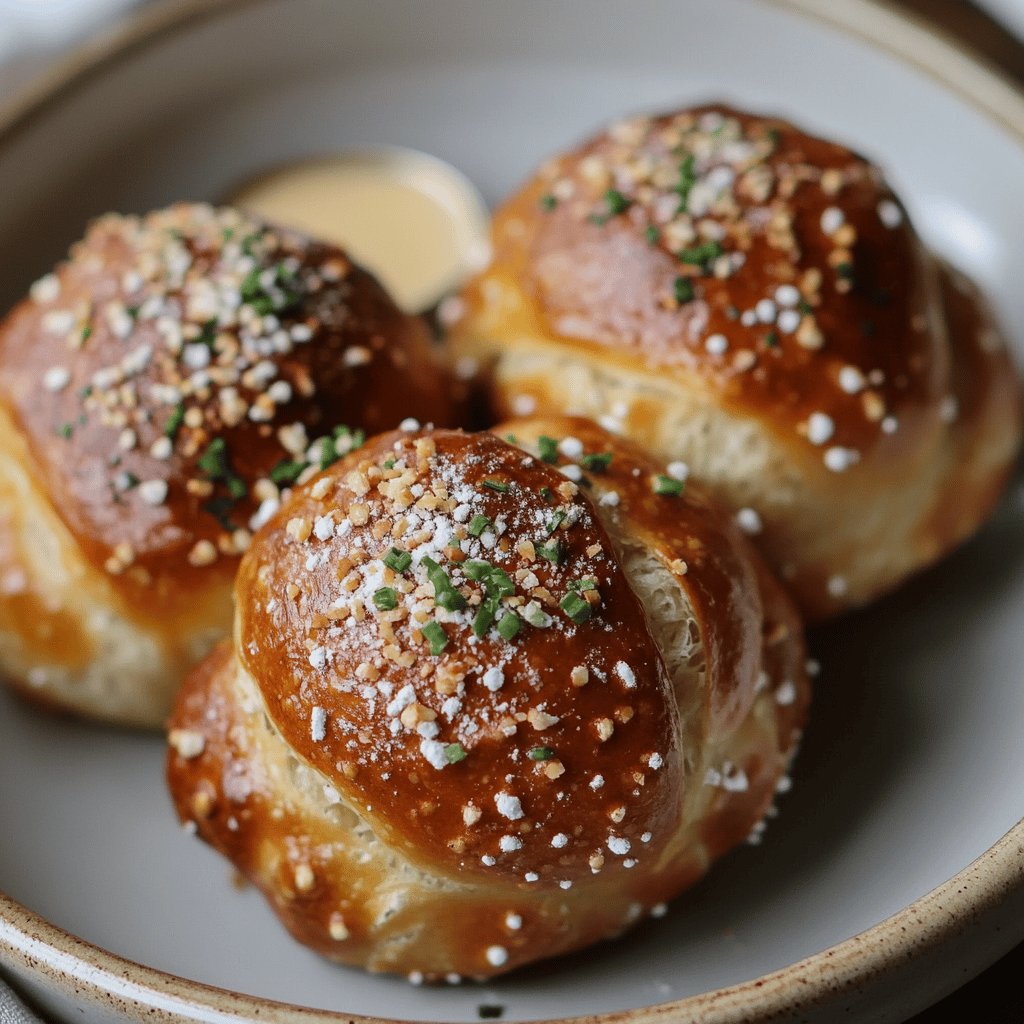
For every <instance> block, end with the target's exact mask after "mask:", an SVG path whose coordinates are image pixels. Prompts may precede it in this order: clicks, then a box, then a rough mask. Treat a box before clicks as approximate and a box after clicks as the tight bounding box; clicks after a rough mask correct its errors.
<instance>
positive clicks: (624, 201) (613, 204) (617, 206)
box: [604, 188, 633, 217]
mask: <svg viewBox="0 0 1024 1024" xmlns="http://www.w3.org/2000/svg"><path fill="white" fill-rule="evenodd" d="M604 202H605V206H607V207H608V213H609V215H610V216H612V217H618V216H619V214H622V213H625V212H626V211H627V210H628V209H629V208H630V206H632V205H633V200H632V199H630V198H628V197H627V196H624V195H623V194H622V193H621V192H620V191H619V190H618V189H617V188H610V189H608V191H607V192H605V194H604Z"/></svg>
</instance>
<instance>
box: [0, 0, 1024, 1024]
mask: <svg viewBox="0 0 1024 1024" xmlns="http://www.w3.org/2000/svg"><path fill="white" fill-rule="evenodd" d="M262 2H267V0H162V2H158V3H156V4H155V5H152V6H151V7H149V8H147V9H146V10H145V11H143V12H141V13H138V14H136V15H134V16H133V17H130V18H128V19H126V20H124V21H122V22H121V23H120V24H119V25H118V26H116V27H115V28H114V29H112V30H109V31H108V32H106V33H103V34H101V35H100V36H98V37H96V38H94V39H92V40H90V41H89V42H87V43H85V44H84V45H82V46H80V47H79V48H77V49H76V50H74V51H73V52H72V53H71V54H70V55H69V56H68V57H66V58H65V59H64V60H63V61H61V62H59V63H58V64H57V65H56V66H55V67H54V69H53V70H51V71H50V72H49V73H48V74H46V75H44V76H43V77H41V78H40V79H38V80H37V81H36V82H35V83H34V84H33V85H32V86H31V87H30V88H29V89H27V90H25V91H23V92H22V93H20V94H19V95H17V96H16V97H15V98H14V100H13V101H12V102H8V103H6V104H3V103H0V154H2V151H3V147H4V146H5V145H6V144H7V143H8V142H9V141H10V140H11V139H12V138H14V137H15V136H16V135H18V134H19V132H20V129H21V128H23V127H24V126H25V125H27V124H28V123H29V122H30V121H31V119H32V118H33V117H34V116H35V115H37V114H39V113H42V112H44V111H45V110H46V109H47V108H49V107H50V106H51V105H52V104H54V103H57V102H59V101H60V99H61V98H62V97H63V96H65V95H67V94H68V93H70V92H72V91H73V90H74V89H75V88H76V87H77V86H79V85H80V84H81V83H83V82H84V81H86V80H88V78H89V77H91V76H92V74H94V73H96V72H99V71H101V70H103V69H104V68H105V67H106V66H107V65H108V64H109V63H111V62H116V61H117V60H120V59H123V58H125V57H127V56H129V55H130V54H132V53H133V52H136V51H138V50H140V49H142V48H144V47H146V46H147V45H149V44H151V43H153V42H155V41H157V40H158V39H160V38H161V37H163V36H165V35H167V34H170V33H173V32H175V31H176V30H179V29H181V28H183V27H185V26H186V25H187V24H188V23H189V22H190V21H194V20H197V19H200V18H210V17H217V16H219V15H221V14H223V13H224V12H226V11H228V10H230V9H232V8H235V7H241V6H249V5H252V4H256V3H262ZM761 2H766V3H773V4H777V5H780V6H785V7H790V8H793V9H795V10H797V11H800V12H801V13H803V14H804V15H806V16H808V17H813V18H816V19H819V20H822V21H825V22H828V23H829V24H831V25H832V26H833V27H836V28H838V29H841V30H842V31H844V32H846V33H847V34H849V35H853V36H857V37H859V38H861V39H863V40H864V41H866V42H868V43H870V44H872V45H874V46H876V47H878V48H880V49H882V50H885V51H887V52H888V53H890V54H891V55H893V56H895V57H897V58H899V59H900V60H902V61H903V62H905V63H908V64H911V65H913V66H914V67H916V68H918V69H919V70H921V71H924V72H925V73H927V74H929V75H931V76H933V77H936V78H940V80H941V81H942V82H943V83H944V84H945V85H946V86H947V87H948V88H950V89H952V90H953V91H954V92H955V93H956V94H957V95H958V96H959V97H960V98H961V99H964V100H966V101H967V102H969V103H970V104H971V105H972V106H974V107H975V108H976V109H977V110H978V111H979V112H980V113H982V114H983V115H984V116H986V117H987V118H989V119H990V120H993V121H995V122H997V123H998V124H999V125H1000V126H1001V127H1002V128H1003V129H1004V130H1007V131H1008V132H1009V133H1010V134H1011V135H1013V136H1014V137H1016V139H1017V140H1018V141H1019V142H1020V144H1021V145H1022V146H1024V92H1022V91H1021V90H1020V89H1018V88H1017V87H1016V86H1014V85H1013V84H1012V83H1011V82H1010V81H1009V80H1008V79H1006V78H1005V77H1003V76H1002V75H1001V74H1000V73H999V72H997V71H995V70H994V69H992V68H990V67H988V66H986V64H985V63H984V61H983V60H981V59H979V58H978V57H977V56H976V55H974V54H972V53H970V52H969V51H968V50H966V49H964V48H961V47H960V46H959V45H958V44H957V43H956V42H955V41H954V40H953V39H952V38H950V37H947V36H946V35H944V34H943V33H942V32H940V31H936V30H935V29H934V28H933V27H931V26H929V25H928V24H927V23H925V22H924V21H923V20H920V19H918V18H915V17H914V16H912V15H907V14H906V13H903V12H899V11H896V10H895V9H893V8H891V7H889V6H887V5H886V4H885V3H884V2H883V0H829V2H828V3H827V4H826V3H823V2H822V0H761ZM938 67H941V68H942V74H941V76H940V75H939V74H938V73H937V71H936V70H935V69H936V68H938ZM1021 893H1024V820H1022V821H1020V822H1018V823H1017V824H1016V825H1015V826H1014V827H1013V828H1012V829H1011V830H1010V831H1009V832H1008V833H1007V834H1006V835H1005V836H1004V837H1003V838H1002V839H1000V840H999V842H997V843H996V844H995V845H994V846H993V847H991V848H990V849H989V850H987V851H986V852H985V853H983V854H982V855H981V856H980V857H979V858H978V859H977V860H975V861H974V862H973V863H972V864H970V865H969V866H968V867H966V868H965V869H964V870H963V871H961V872H959V873H958V874H957V875H955V876H954V877H953V878H951V879H949V881H947V882H945V883H943V884H942V885H940V886H938V887H937V888H935V889H933V890H932V891H931V892H930V893H928V894H927V895H925V896H923V897H921V898H920V899H918V900H915V901H914V902H913V903H911V904H909V905H908V906H907V907H905V908H903V909H902V910H900V911H899V912H898V913H896V914H894V915H893V916H892V917H890V918H888V919H886V920H885V921H882V922H881V923H879V924H877V925H875V926H874V927H872V928H870V929H868V930H867V931H865V932H862V933H861V934H860V935H856V936H854V937H853V938H851V939H847V940H846V941H844V942H841V943H839V944H838V945H836V946H833V947H831V948H830V949H826V950H823V951H822V952H820V953H816V954H814V955H813V956H811V957H808V958H807V959H805V960H801V961H799V962H797V963H795V964H791V965H789V966H788V967H785V968H783V969H782V970H779V971H776V972H774V973H772V974H768V975H765V976H763V977H761V978H756V979H753V980H751V981H748V982H744V983H742V984H739V985H734V986H731V987H729V988H724V989H718V990H716V991H713V992H707V993H704V994H702V995H698V996H693V997H690V998H688V999H684V1000H680V1001H677V1002H672V1003H665V1004H662V1005H660V1006H652V1007H646V1008H641V1009H637V1010H632V1011H625V1012H620V1013H613V1014H606V1015H598V1016H592V1017H586V1018H580V1019H579V1020H580V1022H581V1024H583V1022H584V1021H586V1022H589V1024H613V1022H614V1024H618V1022H628V1024H664V1022H666V1021H669V1020H672V1021H682V1020H689V1021H699V1022H700V1024H756V1022H758V1021H762V1022H767V1021H769V1020H772V1019H775V1020H781V1019H793V1015H794V1014H799V1015H801V1016H803V1015H804V1014H808V1013H811V1012H813V1011H814V1010H815V1009H818V1010H822V1009H824V1008H825V1007H826V1006H832V1007H834V1008H835V1010H836V1012H841V1007H842V1006H843V1004H845V1003H848V1002H855V1001H856V993H857V992H858V990H859V989H861V988H862V987H864V986H865V985H866V984H867V983H868V982H869V981H871V980H873V979H877V978H878V977H880V976H882V975H884V974H886V973H887V972H889V971H895V970H897V969H898V967H899V966H900V965H901V964H906V963H907V962H908V961H910V960H912V959H914V958H919V957H922V956H925V955H926V954H928V953H929V952H935V951H938V950H940V949H941V948H942V947H943V946H945V945H946V944H948V943H951V942H953V941H954V940H955V939H956V938H957V937H959V936H962V935H964V934H966V933H968V932H970V931H971V930H972V928H973V927H974V926H975V925H976V924H977V923H978V922H979V921H982V920H984V919H985V918H986V917H988V916H989V915H990V914H992V913H993V912H994V911H995V910H996V908H998V907H999V905H1000V904H1001V903H1002V902H1003V901H1005V900H1006V899H1008V898H1009V897H1010V896H1011V895H1014V894H1015V895H1020V894H1021ZM0 961H3V962H4V963H5V964H7V965H9V966H10V967H11V968H12V969H13V971H14V973H15V974H16V975H21V976H23V977H30V978H33V979H34V980H35V981H37V982H38V983H42V984H43V985H50V986H56V987H57V988H59V989H60V990H62V991H63V992H65V993H66V994H68V995H71V996H73V997H74V998H75V999H76V1000H77V1001H79V1002H80V1003H82V1004H92V1005H94V1006H96V1007H104V1008H106V1009H107V1010H110V1011H113V1012H115V1013H120V1014H122V1015H123V1016H125V1017H127V1018H128V1019H139V1020H141V1019H142V1018H143V1016H144V1017H145V1019H146V1020H149V1021H167V1022H182V1024H185V1022H195V1021H210V1022H212V1021H218V1022H228V1021H242V1020H250V1019H253V1018H258V1019H259V1020H261V1021H265V1022H266V1024H338V1022H339V1021H343V1020H344V1021H351V1022H355V1021H360V1022H362V1024H397V1022H394V1021H389V1020H385V1019H383V1018H371V1017H364V1016H357V1015H352V1014H340V1015H339V1014H335V1013H326V1012H323V1011H318V1010H310V1009H303V1008H301V1007H297V1006H289V1005H286V1004H283V1003H276V1002H273V1001H271V1000H266V999H259V998H256V997H252V996H244V995H240V994H238V993H233V992H228V991H225V990H223V989H218V988H214V987H212V986H209V985H202V984H200V983H198V982H192V981H188V980H186V979H183V978H178V977H175V976H174V975H170V974H165V973H164V972H162V971H158V970H155V969H154V968H150V967H144V966H142V965H139V964H136V963H133V962H132V961H130V960H127V959H125V958H123V957H119V956H115V955H114V954H112V953H108V952H107V951H106V950H103V949H101V948H99V947H98V946H93V945H91V944H90V943H88V942H85V941H84V940H82V939H79V938H77V937H76V936H74V935H71V934H69V933H68V932H65V931H63V930H61V929H60V928H57V927H56V926H54V925H52V924H50V923H49V922H48V921H46V920H45V919H44V918H42V917H40V916H39V915H38V914H35V913H33V912H32V911H30V910H28V909H27V908H25V907H22V906H21V905H20V904H18V903H16V902H15V901H14V900H12V899H10V898H9V897H7V896H5V895H4V894H3V893H0ZM960 980H966V979H960ZM955 983H956V982H955V981H954V983H953V984H955ZM950 987H952V985H951V986H950Z"/></svg>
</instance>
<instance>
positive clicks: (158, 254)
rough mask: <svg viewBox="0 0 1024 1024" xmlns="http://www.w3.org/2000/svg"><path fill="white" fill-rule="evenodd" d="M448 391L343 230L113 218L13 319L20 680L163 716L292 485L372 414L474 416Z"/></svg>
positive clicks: (70, 702) (5, 482) (11, 514)
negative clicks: (312, 236) (307, 232)
mask: <svg viewBox="0 0 1024 1024" xmlns="http://www.w3.org/2000/svg"><path fill="white" fill-rule="evenodd" d="M447 388H448V384H447V381H446V379H445V378H444V376H443V375H442V373H441V371H440V369H439V368H438V367H437V366H436V365H435V363H434V361H433V355H432V352H431V342H430V340H429V336H428V334H427V332H426V329H425V328H424V326H423V325H422V324H421V323H420V322H419V321H418V320H415V319H412V318H409V317H407V316H405V315H404V314H403V313H401V312H399V310H398V309H397V308H396V307H395V305H394V304H393V303H392V301H391V300H390V299H389V298H388V296H387V295H386V294H385V292H384V291H383V289H382V288H381V287H380V285H379V284H378V283H377V282H376V281H375V280H374V279H373V278H372V277H371V276H370V275H369V274H367V273H365V272H364V271H362V270H360V269H359V268H358V267H355V266H353V265H352V264H351V263H350V262H349V261H348V259H347V258H346V257H345V255H344V253H343V252H341V251H340V250H338V249H336V248H334V247H333V246H328V245H324V244H321V243H318V242H314V241H310V240H309V239H307V238H304V237H302V236H301V235H297V234H294V233H291V232H285V231H279V230H277V229H274V228H270V227H268V226H266V225H264V224H261V223H258V222H256V221H253V220H251V219H249V218H248V217H246V216H243V215H242V214H241V213H238V212H236V211H234V210H230V209H220V210H215V209H213V208H211V207H208V206H197V205H179V206H175V207H172V208H170V209H168V210H164V211H160V212H156V213H152V214H149V215H148V216H145V217H141V218H139V217H121V216H113V215H112V216H106V217H103V218H101V219H100V220H98V221H96V222H95V223H94V224H93V225H92V226H91V227H90V229H89V231H88V234H87V235H86V237H85V239H84V240H83V241H81V242H80V243H78V244H77V245H76V246H75V247H74V248H73V249H72V251H71V255H70V258H69V259H68V261H67V262H65V263H63V264H61V265H60V266H59V267H57V269H56V270H55V272H54V273H52V274H49V275H47V276H46V277H44V278H42V279H41V280H40V281H38V282H37V283H36V284H35V285H34V286H33V288H32V292H31V296H30V297H29V298H28V299H26V300H25V301H24V302H22V303H21V304H20V305H19V306H18V307H17V308H15V309H14V311H13V312H12V313H11V314H10V315H9V316H8V318H7V319H6V321H5V322H4V323H3V324H2V325H0V673H2V674H3V675H4V676H6V677H7V678H9V679H10V681H11V682H12V683H14V684H15V685H16V686H18V687H19V688H21V689H23V690H25V691H26V692H28V693H30V694H31V695H34V696H35V697H37V698H39V699H40V700H42V701H44V702H47V703H49V704H52V705H54V706H57V707H61V708H66V709H70V710H72V711H75V712H79V713H81V714H85V715H90V716H94V717H97V718H101V719H106V720H110V721H116V722H123V723H130V724H138V725H149V726H158V725H160V724H162V722H163V719H164V717H165V716H166V714H167V711H168V710H169V708H170V703H171V698H172V695H173V692H174V689H175V688H176V686H177V685H178V683H179V682H180V680H181V678H182V676H183V675H184V673H185V672H186V671H187V670H188V668H190V667H191V665H193V664H194V663H195V662H196V661H197V660H198V659H199V658H200V657H201V656H202V655H204V654H205V653H206V652H207V651H209V649H210V648H211V646H212V645H213V643H215V642H216V640H217V639H219V638H220V637H222V636H224V635H225V634H226V633H227V632H228V629H229V627H230V621H231V581H232V578H233V576H234V572H235V569H236V568H237V562H238V555H239V554H240V553H241V552H242V551H243V550H244V549H245V548H246V546H247V545H248V543H249V537H250V530H251V529H252V528H253V527H256V526H258V525H260V523H261V522H262V521H264V520H265V519H266V518H268V517H269V514H270V513H271V512H272V511H273V509H274V508H275V507H276V505H277V503H278V500H279V495H280V490H281V489H282V488H283V487H287V486H289V485H290V484H292V483H294V481H295V480H296V479H301V478H302V476H303V474H307V475H309V474H312V473H314V472H316V471H317V470H318V469H319V468H320V466H321V465H326V464H328V463H329V462H330V461H331V460H333V459H334V458H336V457H337V456H338V455H339V454H341V453H343V452H344V451H347V450H348V448H349V447H350V446H351V443H352V440H353V438H354V437H355V436H356V435H357V433H358V431H357V428H362V429H365V430H368V431H379V430H382V429H385V428H391V427H394V426H396V425H397V424H398V422H399V421H400V420H401V419H402V417H404V416H415V417H419V418H422V419H423V420H425V421H427V420H431V421H436V422H438V423H443V424H450V423H451V422H453V419H454V416H455V414H454V410H453V408H452V403H451V400H450V399H449V397H448V395H447ZM342 424H347V426H345V427H343V426H342Z"/></svg>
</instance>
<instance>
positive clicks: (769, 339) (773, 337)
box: [764, 331, 779, 348]
mask: <svg viewBox="0 0 1024 1024" xmlns="http://www.w3.org/2000/svg"><path fill="white" fill-rule="evenodd" d="M764 343H765V344H766V345H767V346H768V348H778V347H779V332H778V331H769V332H768V333H767V334H766V335H765V336H764Z"/></svg>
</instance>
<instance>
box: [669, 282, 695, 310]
mask: <svg viewBox="0 0 1024 1024" xmlns="http://www.w3.org/2000/svg"><path fill="white" fill-rule="evenodd" d="M672 294H673V295H674V296H675V300H676V302H678V303H679V304H680V305H684V304H685V303H687V302H691V301H692V300H693V283H692V282H691V281H690V279H689V278H688V277H677V278H676V279H675V282H674V283H673V285H672Z"/></svg>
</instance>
